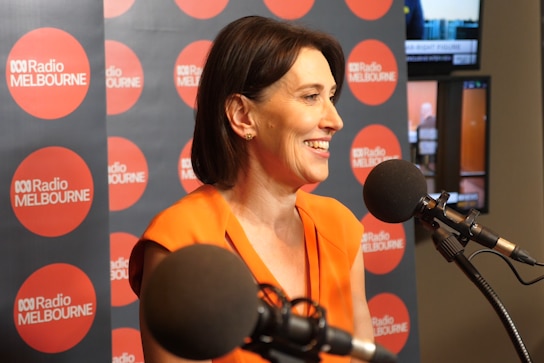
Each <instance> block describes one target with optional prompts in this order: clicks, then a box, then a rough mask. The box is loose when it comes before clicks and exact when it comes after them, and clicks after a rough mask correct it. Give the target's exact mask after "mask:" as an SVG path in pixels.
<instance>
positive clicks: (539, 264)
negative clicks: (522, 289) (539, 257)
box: [468, 248, 544, 286]
mask: <svg viewBox="0 0 544 363" xmlns="http://www.w3.org/2000/svg"><path fill="white" fill-rule="evenodd" d="M482 253H491V254H494V255H496V256H498V257H500V258H501V259H502V260H503V261H504V262H506V264H507V265H508V267H509V268H510V270H511V271H512V272H513V273H514V276H516V279H517V280H518V281H519V282H520V283H521V284H522V285H525V286H529V285H533V284H535V283H537V282H539V281H542V280H544V275H541V276H539V277H537V278H535V279H533V280H529V281H526V280H524V279H523V278H522V277H521V275H520V273H519V272H518V270H517V269H516V267H515V266H514V264H513V263H512V262H511V260H510V259H508V258H507V257H506V256H504V255H503V254H502V253H499V252H497V251H495V250H491V249H487V248H484V249H480V250H477V251H474V252H473V253H472V254H471V255H470V256H468V260H469V261H472V259H473V258H474V257H476V256H477V255H479V254H482ZM534 265H535V266H544V263H542V262H537V263H535V264H534Z"/></svg>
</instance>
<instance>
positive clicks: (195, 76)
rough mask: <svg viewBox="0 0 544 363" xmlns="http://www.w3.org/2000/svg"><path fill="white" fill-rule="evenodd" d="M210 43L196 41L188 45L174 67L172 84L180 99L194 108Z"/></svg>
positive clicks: (207, 41)
mask: <svg viewBox="0 0 544 363" xmlns="http://www.w3.org/2000/svg"><path fill="white" fill-rule="evenodd" d="M211 45H212V42H210V41H209V40H198V41H196V42H193V43H191V44H189V45H188V46H187V47H185V49H184V50H183V51H182V52H181V53H180V54H179V56H178V58H177V59H176V64H175V67H174V84H175V85H176V90H177V91H178V94H179V96H180V97H181V99H182V100H183V101H184V102H185V103H186V104H187V106H189V107H191V108H194V107H195V100H196V93H197V90H198V84H199V83H200V76H201V74H202V68H203V67H204V62H205V61H206V57H207V55H208V51H209V50H210V47H211Z"/></svg>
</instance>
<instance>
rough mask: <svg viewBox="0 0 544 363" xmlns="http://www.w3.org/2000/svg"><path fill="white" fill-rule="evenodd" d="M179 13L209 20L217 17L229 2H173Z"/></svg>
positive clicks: (221, 0)
mask: <svg viewBox="0 0 544 363" xmlns="http://www.w3.org/2000/svg"><path fill="white" fill-rule="evenodd" d="M175 2H176V4H177V5H178V6H179V8H180V9H181V11H183V12H184V13H186V14H187V15H189V16H192V17H193V18H197V19H210V18H213V17H215V16H217V15H219V14H220V13H221V12H222V11H223V10H224V9H225V8H226V7H227V4H228V3H229V0H199V1H194V0H175Z"/></svg>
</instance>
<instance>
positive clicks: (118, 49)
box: [105, 40, 144, 115]
mask: <svg viewBox="0 0 544 363" xmlns="http://www.w3.org/2000/svg"><path fill="white" fill-rule="evenodd" d="M105 47H106V48H105V49H106V99H107V102H106V105H107V113H108V115H117V114H120V113H123V112H125V111H127V110H128V109H130V108H131V107H132V106H134V104H135V103H136V102H137V101H138V98H140V95H141V94H142V89H143V87H144V72H143V69H142V65H141V64H140V60H139V59H138V57H137V56H136V54H135V53H134V52H133V51H132V49H130V48H129V47H127V46H126V45H125V44H123V43H120V42H116V41H113V40H106V43H105Z"/></svg>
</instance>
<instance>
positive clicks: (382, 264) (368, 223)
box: [361, 213, 406, 275]
mask: <svg viewBox="0 0 544 363" xmlns="http://www.w3.org/2000/svg"><path fill="white" fill-rule="evenodd" d="M361 222H362V223H363V225H364V226H365V233H364V235H363V253H364V255H365V268H366V270H368V271H370V272H372V273H373V274H376V275H384V274H387V273H389V272H391V271H393V270H394V269H395V268H396V267H397V266H398V265H399V263H400V261H401V260H402V257H403V256H404V251H405V250H406V234H405V233H404V226H403V225H402V224H401V223H394V224H391V223H385V222H382V221H380V220H378V219H376V218H375V217H374V216H373V215H372V214H370V213H368V214H367V215H366V216H365V217H364V218H363V220H362V221H361Z"/></svg>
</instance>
